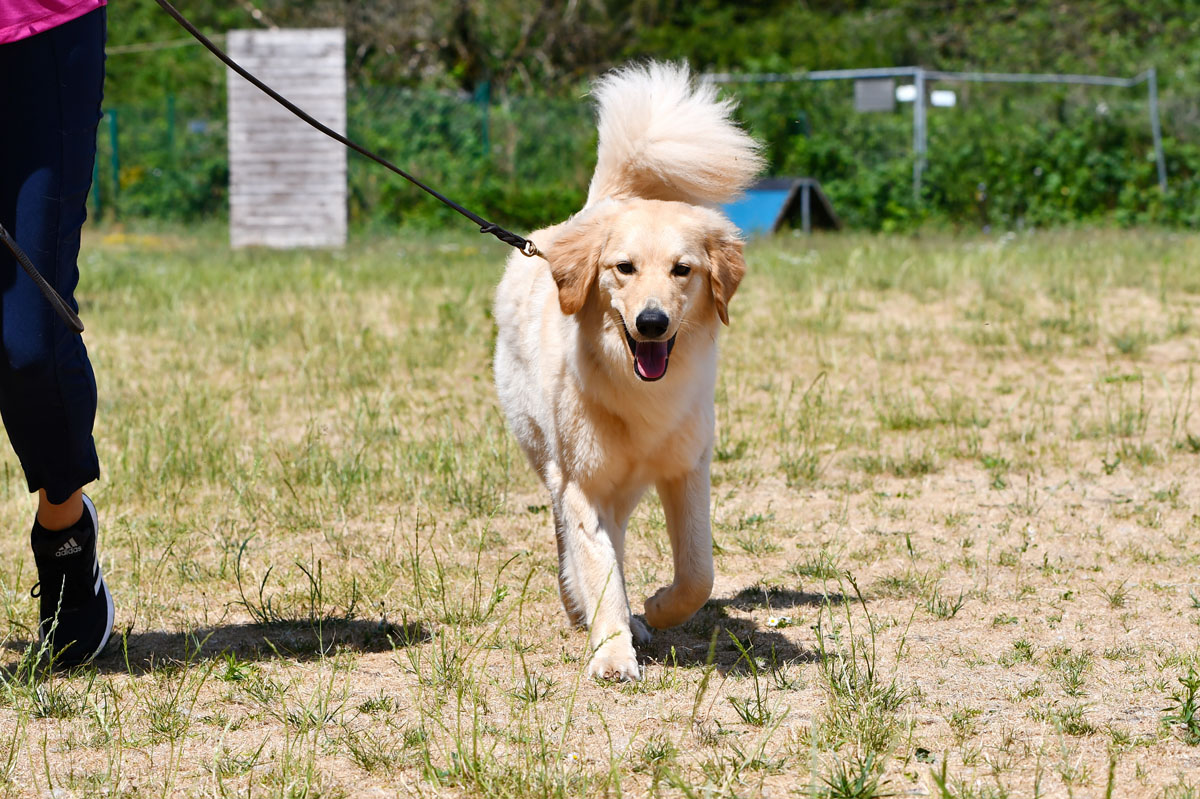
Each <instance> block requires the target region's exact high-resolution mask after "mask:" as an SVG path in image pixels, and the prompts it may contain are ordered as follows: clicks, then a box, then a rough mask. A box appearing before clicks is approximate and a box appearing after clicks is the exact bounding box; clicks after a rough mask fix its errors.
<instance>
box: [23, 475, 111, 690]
mask: <svg viewBox="0 0 1200 799" xmlns="http://www.w3.org/2000/svg"><path fill="white" fill-rule="evenodd" d="M99 529H100V525H99V522H98V521H97V519H96V506H95V505H93V504H92V501H91V500H90V499H88V498H87V496H86V495H85V496H84V498H83V516H81V517H80V518H79V521H77V522H75V524H73V525H71V526H70V527H68V528H67V529H65V530H47V529H46V528H45V527H42V526H41V525H40V524H38V523H37V520H34V522H33V532H31V533H30V534H29V539H30V544H31V545H32V546H33V559H34V561H35V562H36V563H37V571H38V584H37V585H35V586H34V587H33V591H32V592H31V593H32V594H33V596H36V597H40V598H41V601H42V603H41V604H42V607H41V614H40V618H41V622H40V623H39V625H38V637H39V638H40V639H41V641H42V643H43V645H45V648H46V653H47V654H48V655H49V657H50V659H51V663H52V664H53V665H54V666H62V667H69V666H78V665H79V664H81V663H86V662H87V661H89V660H91V659H92V658H94V657H96V656H97V655H99V654H100V652H101V650H103V649H104V647H105V645H106V644H107V643H108V637H109V635H110V634H111V633H112V626H113V600H112V594H110V593H109V592H108V586H106V585H105V584H104V575H102V574H101V573H100V559H99V558H98V557H97V556H96V535H97V533H98V531H99Z"/></svg>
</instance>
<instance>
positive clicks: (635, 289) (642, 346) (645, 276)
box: [545, 199, 746, 381]
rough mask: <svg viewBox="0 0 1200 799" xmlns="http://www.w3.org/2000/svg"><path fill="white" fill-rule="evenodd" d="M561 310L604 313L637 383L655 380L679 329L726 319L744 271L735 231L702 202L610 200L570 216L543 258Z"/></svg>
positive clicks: (663, 371) (567, 312)
mask: <svg viewBox="0 0 1200 799" xmlns="http://www.w3.org/2000/svg"><path fill="white" fill-rule="evenodd" d="M545 257H546V260H547V261H548V262H549V263H550V271H551V274H552V275H553V276H554V282H555V284H557V286H558V304H559V307H560V308H561V309H562V312H563V313H564V314H568V315H570V314H576V313H578V312H579V311H580V310H582V309H583V308H584V307H585V305H586V304H587V303H589V302H595V303H597V304H598V305H599V310H601V311H602V312H604V313H605V314H608V315H610V317H611V318H612V319H613V321H614V322H615V323H616V325H617V326H618V327H619V329H620V332H621V333H622V334H623V336H624V339H625V344H626V346H627V348H628V350H629V354H630V357H631V360H632V368H633V371H634V374H636V375H637V376H638V377H639V378H640V379H642V380H644V381H653V380H658V379H660V378H662V376H663V375H665V374H666V372H667V361H668V357H669V356H670V354H671V350H672V348H673V347H674V346H675V340H676V336H678V334H679V332H680V329H681V328H683V329H687V327H689V326H692V325H698V324H712V323H715V320H714V315H715V318H717V319H720V320H721V321H722V322H723V323H725V324H729V300H730V298H732V297H733V293H734V292H735V291H736V290H737V287H738V283H740V282H741V280H742V276H743V275H744V274H745V272H746V262H745V261H744V260H743V258H742V240H741V236H740V235H739V232H738V229H737V228H736V227H735V226H734V225H733V224H732V223H731V222H730V221H729V220H728V219H726V218H725V217H724V216H723V215H721V214H720V213H718V212H717V211H713V210H711V209H709V208H702V207H698V206H694V205H688V204H686V203H679V202H667V201H660V200H641V199H637V200H624V201H619V202H609V203H605V204H603V205H601V206H598V207H596V208H593V209H589V210H588V211H586V212H585V213H584V214H582V215H580V216H579V217H576V218H575V219H573V220H571V221H570V222H568V223H567V225H566V227H565V230H564V231H563V232H562V234H561V235H560V236H559V237H558V238H557V239H556V240H555V241H554V243H553V244H552V245H551V247H550V248H549V253H548V254H547V255H546V256H545Z"/></svg>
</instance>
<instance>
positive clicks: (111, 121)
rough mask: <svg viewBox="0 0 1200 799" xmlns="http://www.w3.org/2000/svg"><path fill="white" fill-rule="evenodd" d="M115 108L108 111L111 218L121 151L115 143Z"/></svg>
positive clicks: (119, 177) (118, 175) (119, 185)
mask: <svg viewBox="0 0 1200 799" xmlns="http://www.w3.org/2000/svg"><path fill="white" fill-rule="evenodd" d="M117 127H118V126H117V109H115V108H113V109H112V110H110V111H109V112H108V140H109V142H110V143H111V144H112V153H111V155H110V156H109V158H110V162H111V165H112V181H113V186H112V207H113V219H116V218H117V196H118V195H119V194H120V193H121V152H120V147H119V146H118V143H117Z"/></svg>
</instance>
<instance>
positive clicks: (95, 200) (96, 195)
mask: <svg viewBox="0 0 1200 799" xmlns="http://www.w3.org/2000/svg"><path fill="white" fill-rule="evenodd" d="M97 135H98V134H97ZM92 205H93V206H94V207H95V213H96V219H99V218H100V215H101V214H103V213H104V205H103V203H101V202H100V153H99V150H98V149H97V152H96V157H95V158H93V159H92Z"/></svg>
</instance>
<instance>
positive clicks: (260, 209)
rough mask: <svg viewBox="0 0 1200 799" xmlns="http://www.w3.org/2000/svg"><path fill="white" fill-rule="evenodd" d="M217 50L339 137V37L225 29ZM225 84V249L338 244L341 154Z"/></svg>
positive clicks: (255, 93)
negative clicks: (221, 45) (225, 49)
mask: <svg viewBox="0 0 1200 799" xmlns="http://www.w3.org/2000/svg"><path fill="white" fill-rule="evenodd" d="M226 44H227V46H228V49H229V54H230V56H232V57H233V59H234V60H235V61H237V62H238V63H239V64H241V65H242V66H243V67H245V68H246V69H247V70H248V71H249V72H250V73H251V74H253V75H256V76H257V77H258V78H260V79H261V80H262V81H263V82H264V83H266V84H267V85H268V86H270V87H271V88H273V89H275V90H276V91H277V92H279V93H280V94H282V95H283V96H284V97H286V98H288V99H289V100H291V101H292V102H293V103H295V104H296V105H298V106H299V107H300V108H302V109H304V111H306V112H307V113H308V114H309V115H311V116H313V117H315V118H316V119H318V120H320V121H321V122H324V123H325V124H326V125H328V126H329V127H331V128H333V129H334V130H336V131H338V132H339V133H345V130H346V62H345V50H346V33H345V31H343V30H342V29H340V28H317V29H311V30H253V31H248V30H246V31H229V33H228V36H227V37H226ZM228 88H229V239H230V243H231V244H232V245H233V246H234V247H246V246H253V245H261V246H266V247H279V248H289V247H341V246H343V245H344V244H345V243H346V148H345V147H343V146H342V145H341V144H339V143H338V142H336V141H334V140H333V139H331V138H329V137H328V136H326V135H325V134H323V133H321V132H320V131H318V130H316V129H314V128H312V127H310V126H309V125H308V124H306V123H305V122H303V121H301V120H300V119H298V118H297V117H296V116H295V115H293V114H292V113H291V112H290V111H288V110H287V109H286V108H284V107H283V106H281V105H279V104H278V103H276V102H275V101H274V100H272V99H271V98H269V97H268V96H267V95H265V94H263V93H262V92H261V91H259V90H258V89H257V88H255V87H254V86H253V85H252V84H251V83H249V82H248V81H247V80H245V79H244V78H242V77H241V76H240V75H238V74H237V73H235V72H233V71H232V70H230V71H229V77H228Z"/></svg>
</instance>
